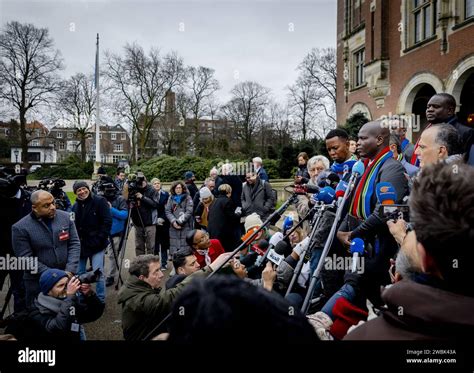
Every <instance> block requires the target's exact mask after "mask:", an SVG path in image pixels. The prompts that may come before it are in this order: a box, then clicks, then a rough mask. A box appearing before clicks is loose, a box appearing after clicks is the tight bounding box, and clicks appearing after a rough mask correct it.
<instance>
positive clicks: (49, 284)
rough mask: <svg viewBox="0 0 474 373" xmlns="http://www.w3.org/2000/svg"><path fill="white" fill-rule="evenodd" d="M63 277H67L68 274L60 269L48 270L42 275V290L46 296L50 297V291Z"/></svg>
mask: <svg viewBox="0 0 474 373" xmlns="http://www.w3.org/2000/svg"><path fill="white" fill-rule="evenodd" d="M63 277H67V273H66V272H64V271H62V270H60V269H55V268H54V269H47V270H46V271H44V272H43V273H42V274H41V277H40V280H39V286H40V290H41V292H42V293H43V294H44V295H48V293H49V291H50V290H51V289H52V288H53V286H54V285H55V284H56V282H58V281H59V280H61V279H62V278H63Z"/></svg>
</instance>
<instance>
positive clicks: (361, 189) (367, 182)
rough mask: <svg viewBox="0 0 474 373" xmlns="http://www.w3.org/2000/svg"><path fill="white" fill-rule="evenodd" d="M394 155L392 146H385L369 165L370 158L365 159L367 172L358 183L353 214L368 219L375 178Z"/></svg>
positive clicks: (351, 209)
mask: <svg viewBox="0 0 474 373" xmlns="http://www.w3.org/2000/svg"><path fill="white" fill-rule="evenodd" d="M392 157H393V153H392V152H391V151H390V147H388V146H387V147H386V148H384V149H383V150H382V151H381V152H380V153H379V154H378V155H377V156H376V157H375V159H374V160H373V162H372V163H371V164H370V165H369V159H366V160H365V161H364V165H365V172H364V174H363V175H362V177H361V179H360V181H359V184H358V185H357V188H356V191H355V194H354V198H353V199H352V203H351V207H350V211H351V214H352V215H353V216H355V217H357V218H359V219H367V217H368V216H369V215H370V214H371V213H372V210H371V208H370V200H371V198H372V195H373V194H374V191H375V180H376V178H377V174H378V172H379V169H380V167H381V166H382V165H383V164H384V163H385V161H386V160H387V159H389V158H392Z"/></svg>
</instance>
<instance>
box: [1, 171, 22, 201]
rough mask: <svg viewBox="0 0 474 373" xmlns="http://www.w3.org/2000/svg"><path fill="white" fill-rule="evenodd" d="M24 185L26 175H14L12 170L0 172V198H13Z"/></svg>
mask: <svg viewBox="0 0 474 373" xmlns="http://www.w3.org/2000/svg"><path fill="white" fill-rule="evenodd" d="M23 185H26V175H22V174H15V173H14V170H12V169H7V168H2V169H1V170H0V197H1V198H13V197H15V195H16V194H17V192H18V190H19V189H20V188H21V186H23Z"/></svg>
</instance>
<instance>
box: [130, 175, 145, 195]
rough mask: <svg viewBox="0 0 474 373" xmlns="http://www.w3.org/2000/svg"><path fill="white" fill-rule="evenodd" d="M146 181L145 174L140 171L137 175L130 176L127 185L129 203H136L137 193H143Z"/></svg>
mask: <svg viewBox="0 0 474 373" xmlns="http://www.w3.org/2000/svg"><path fill="white" fill-rule="evenodd" d="M144 181H145V174H144V173H143V172H141V171H138V172H137V173H136V174H130V175H129V178H128V181H127V185H128V200H129V202H134V201H136V199H137V197H136V195H137V193H140V192H141V191H143V182H144Z"/></svg>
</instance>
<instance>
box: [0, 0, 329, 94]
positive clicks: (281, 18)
mask: <svg viewBox="0 0 474 373" xmlns="http://www.w3.org/2000/svg"><path fill="white" fill-rule="evenodd" d="M336 5H337V1H336V0H305V1H301V0H282V1H252V0H238V1H225V0H220V1H203V0H194V1H189V0H188V1H179V0H174V1H160V0H141V1H140V0H139V1H132V0H121V1H118V0H110V1H106V0H92V1H80V0H55V1H43V0H36V1H35V0H28V1H27V0H0V23H1V25H2V26H3V25H4V24H5V23H6V22H9V21H13V20H16V21H20V22H31V23H33V24H35V25H36V26H38V27H47V28H48V29H49V30H50V35H51V36H52V37H53V39H54V41H55V43H56V46H57V48H58V49H59V50H60V51H61V53H62V55H63V57H64V60H65V64H66V70H65V71H64V72H63V74H64V76H65V77H68V76H70V75H72V74H74V73H77V72H83V73H90V72H92V71H93V67H94V58H95V38H96V33H99V34H100V39H101V42H100V47H101V56H103V52H104V51H105V50H111V51H115V52H119V51H120V49H121V48H122V47H123V46H124V45H125V44H126V43H127V42H137V43H138V44H140V45H142V46H143V47H144V48H145V49H146V50H148V48H149V47H151V46H156V47H159V48H160V49H161V50H162V51H163V52H168V51H171V50H175V51H177V52H178V53H179V54H180V55H181V56H182V57H183V59H184V63H185V64H186V65H193V66H199V65H202V66H207V67H211V68H213V69H215V70H216V78H217V79H218V80H219V82H220V84H221V86H222V89H221V91H219V94H218V96H219V99H220V101H221V102H224V101H226V100H227V99H228V98H229V91H230V89H231V88H232V87H233V86H234V85H235V84H237V83H239V82H242V81H245V80H253V81H257V82H259V83H260V84H262V85H264V86H266V87H268V88H271V89H272V92H273V94H274V96H275V97H276V98H277V100H278V101H280V102H283V101H284V100H285V97H286V91H285V87H286V86H287V85H289V84H292V83H293V82H294V81H295V78H296V75H297V73H296V72H295V68H296V67H297V65H298V64H299V63H300V62H301V60H302V59H303V57H304V56H305V55H306V54H307V53H308V52H309V51H310V50H311V48H314V47H321V48H322V47H335V45H336ZM183 28H184V30H183Z"/></svg>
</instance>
